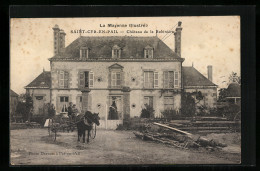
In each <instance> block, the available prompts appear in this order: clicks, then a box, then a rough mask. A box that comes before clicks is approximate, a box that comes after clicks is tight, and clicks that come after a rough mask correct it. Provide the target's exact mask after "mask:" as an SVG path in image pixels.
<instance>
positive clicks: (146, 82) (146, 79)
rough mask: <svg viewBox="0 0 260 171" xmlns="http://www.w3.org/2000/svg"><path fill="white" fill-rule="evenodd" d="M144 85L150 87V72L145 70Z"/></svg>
mask: <svg viewBox="0 0 260 171" xmlns="http://www.w3.org/2000/svg"><path fill="white" fill-rule="evenodd" d="M144 87H145V88H148V72H144Z"/></svg>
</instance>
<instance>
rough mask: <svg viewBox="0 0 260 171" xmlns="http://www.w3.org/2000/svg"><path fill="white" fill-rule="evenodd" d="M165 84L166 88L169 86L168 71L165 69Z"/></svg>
mask: <svg viewBox="0 0 260 171" xmlns="http://www.w3.org/2000/svg"><path fill="white" fill-rule="evenodd" d="M163 78H164V80H163V85H164V88H168V72H167V71H164V72H163Z"/></svg>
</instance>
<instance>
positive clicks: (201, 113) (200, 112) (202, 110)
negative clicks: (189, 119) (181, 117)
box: [197, 105, 209, 116]
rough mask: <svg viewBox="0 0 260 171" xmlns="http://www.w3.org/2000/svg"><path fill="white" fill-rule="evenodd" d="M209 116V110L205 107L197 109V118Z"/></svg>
mask: <svg viewBox="0 0 260 171" xmlns="http://www.w3.org/2000/svg"><path fill="white" fill-rule="evenodd" d="M207 115H209V110H208V108H207V106H205V105H202V106H198V107H197V116H207Z"/></svg>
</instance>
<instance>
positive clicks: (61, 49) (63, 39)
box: [59, 29, 66, 51]
mask: <svg viewBox="0 0 260 171" xmlns="http://www.w3.org/2000/svg"><path fill="white" fill-rule="evenodd" d="M65 35H66V33H65V32H64V31H63V30H62V29H61V30H60V42H59V45H60V49H59V50H60V51H63V50H64V48H65Z"/></svg>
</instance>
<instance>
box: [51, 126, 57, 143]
mask: <svg viewBox="0 0 260 171" xmlns="http://www.w3.org/2000/svg"><path fill="white" fill-rule="evenodd" d="M56 136H57V130H56V128H50V137H51V139H52V140H53V141H56Z"/></svg>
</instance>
